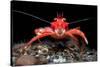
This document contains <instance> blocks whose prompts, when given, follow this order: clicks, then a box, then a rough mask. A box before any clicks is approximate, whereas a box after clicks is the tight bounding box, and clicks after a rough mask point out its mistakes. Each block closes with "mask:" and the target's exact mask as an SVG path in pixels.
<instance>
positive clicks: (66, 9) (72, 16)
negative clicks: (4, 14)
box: [11, 1, 97, 49]
mask: <svg viewBox="0 0 100 67" xmlns="http://www.w3.org/2000/svg"><path fill="white" fill-rule="evenodd" d="M13 10H17V11H22V12H26V13H29V14H32V15H36V16H38V17H40V18H43V19H45V20H47V21H50V22H52V21H53V19H54V18H55V17H56V15H57V12H63V14H64V17H65V18H66V19H67V21H68V22H69V23H70V22H73V21H77V20H82V19H84V18H90V19H89V20H87V21H82V22H79V23H76V24H72V25H70V26H69V28H75V27H78V26H80V28H81V30H82V31H83V32H84V33H85V34H86V37H87V39H88V41H89V46H90V47H91V48H95V49H97V6H93V5H75V4H57V3H42V2H25V1H12V2H11V30H12V31H11V36H12V37H11V39H12V44H14V43H20V42H27V41H29V40H30V39H31V38H32V37H33V36H34V35H35V34H34V29H36V28H39V27H46V26H50V24H48V23H46V22H43V21H40V20H38V19H35V18H33V17H31V16H28V15H25V14H22V13H18V12H14V11H13Z"/></svg>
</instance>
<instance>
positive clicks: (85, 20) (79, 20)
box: [69, 18, 90, 24]
mask: <svg viewBox="0 0 100 67" xmlns="http://www.w3.org/2000/svg"><path fill="white" fill-rule="evenodd" d="M89 19H90V18H86V19H82V20H78V21H74V22H70V23H69V24H73V23H78V22H81V21H87V20H89Z"/></svg>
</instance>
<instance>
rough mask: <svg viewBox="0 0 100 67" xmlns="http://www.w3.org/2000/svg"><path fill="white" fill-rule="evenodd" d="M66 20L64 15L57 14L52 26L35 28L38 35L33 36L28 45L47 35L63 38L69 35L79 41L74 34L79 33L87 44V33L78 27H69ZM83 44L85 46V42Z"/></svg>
mask: <svg viewBox="0 0 100 67" xmlns="http://www.w3.org/2000/svg"><path fill="white" fill-rule="evenodd" d="M65 20H66V19H65V18H63V16H61V15H57V18H54V21H53V22H52V23H51V26H50V27H45V28H39V29H35V34H36V36H35V37H33V38H32V39H31V40H30V41H29V42H28V43H27V44H26V46H28V45H31V44H32V42H34V41H36V40H38V39H40V38H43V37H46V36H51V37H53V38H55V39H62V38H66V37H67V36H69V37H71V38H73V40H75V41H78V40H77V38H76V37H75V36H74V35H78V36H80V37H82V39H83V40H84V42H85V43H86V44H88V41H87V38H86V37H85V34H84V33H83V32H82V31H80V30H79V29H77V28H74V29H68V25H69V23H68V22H66V21H65ZM83 46H84V47H85V44H83ZM78 47H79V46H78ZM84 47H82V48H84Z"/></svg>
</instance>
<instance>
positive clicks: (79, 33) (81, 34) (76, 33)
mask: <svg viewBox="0 0 100 67" xmlns="http://www.w3.org/2000/svg"><path fill="white" fill-rule="evenodd" d="M69 32H70V33H71V34H73V35H78V36H81V37H82V38H83V39H84V41H85V43H86V44H88V40H87V38H86V36H85V34H84V33H83V32H82V31H80V30H78V29H72V30H70V31H69Z"/></svg>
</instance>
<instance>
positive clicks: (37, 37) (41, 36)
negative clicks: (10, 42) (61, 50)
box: [27, 33, 53, 45]
mask: <svg viewBox="0 0 100 67" xmlns="http://www.w3.org/2000/svg"><path fill="white" fill-rule="evenodd" d="M52 34H53V33H44V34H41V35H37V36H36V37H33V38H32V39H31V40H30V41H29V42H28V43H27V44H28V45H31V44H32V42H34V41H36V40H38V39H40V38H43V37H45V36H49V35H52Z"/></svg>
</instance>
